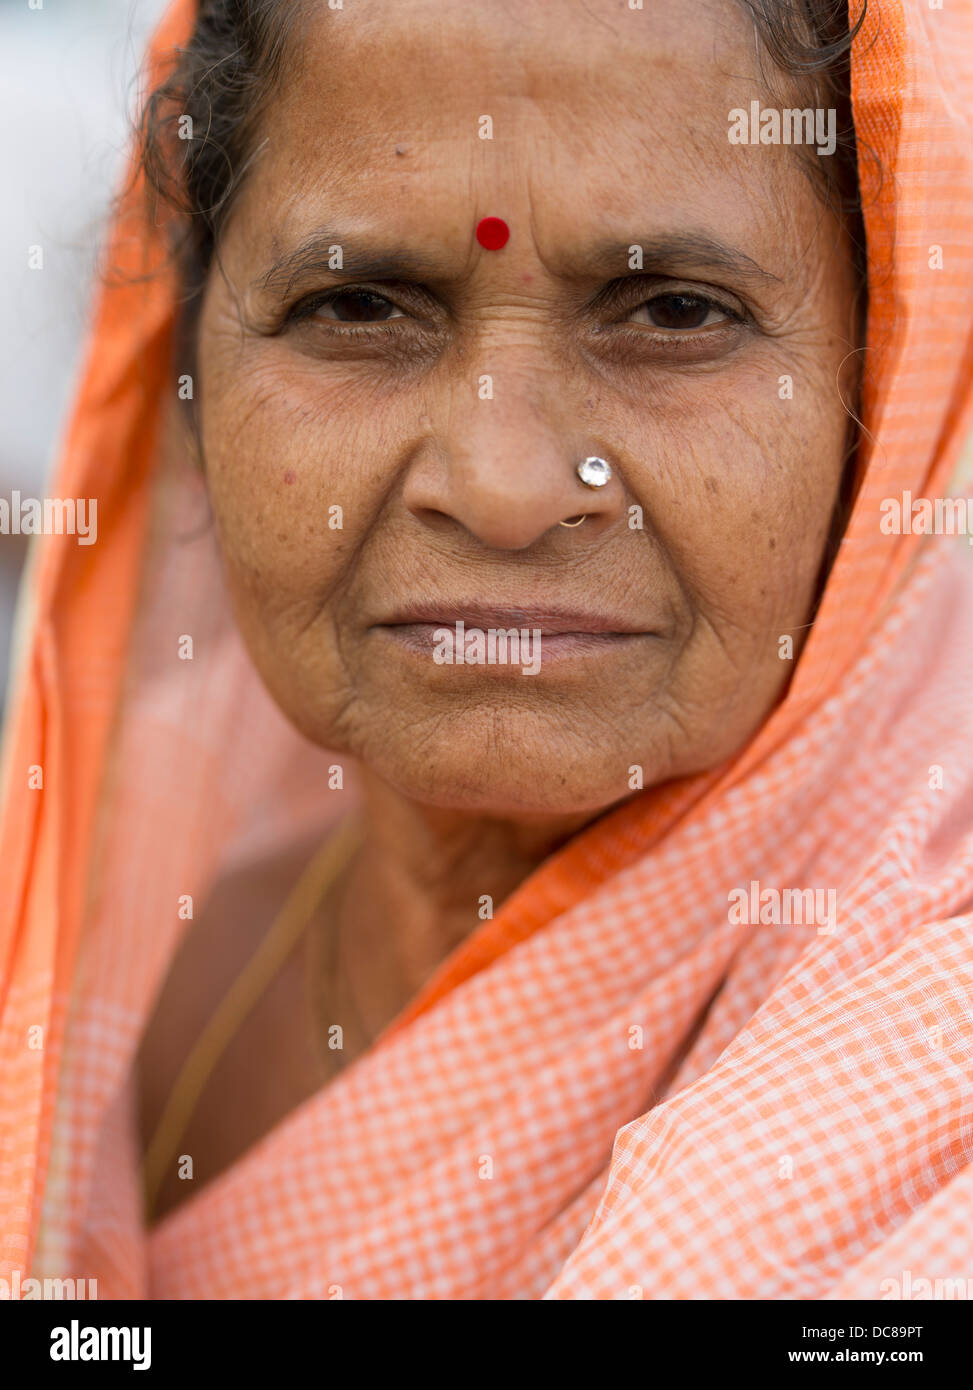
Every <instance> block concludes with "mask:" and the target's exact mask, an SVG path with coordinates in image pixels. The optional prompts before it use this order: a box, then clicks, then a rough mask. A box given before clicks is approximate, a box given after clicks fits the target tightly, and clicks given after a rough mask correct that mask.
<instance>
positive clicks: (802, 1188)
mask: <svg viewBox="0 0 973 1390" xmlns="http://www.w3.org/2000/svg"><path fill="white" fill-rule="evenodd" d="M857 8H858V6H857V5H856V4H853V5H852V9H853V10H857ZM193 9H194V7H193V4H192V3H191V0H176V2H175V3H174V4H173V5H172V8H171V10H170V12H169V14H168V15H167V17H166V19H165V21H164V22H163V24H162V26H161V27H160V29H159V31H158V33H157V35H156V37H155V40H154V43H153V48H152V59H151V63H150V68H149V74H150V78H151V77H152V76H154V75H157V73H158V72H159V71H160V70H161V65H162V64H163V63H164V62H165V60H166V57H167V55H169V54H171V51H172V49H173V46H174V45H175V44H176V43H178V42H180V41H184V39H185V37H186V36H187V34H188V32H189V31H190V28H191V25H192V19H193ZM971 79H973V10H971V7H970V6H969V5H968V4H966V3H961V4H951V5H948V6H946V7H944V8H943V9H942V10H929V9H927V8H926V7H925V6H922V5H917V4H906V3H905V2H904V0H871V4H870V6H869V15H868V19H867V22H866V26H865V29H864V32H863V33H862V35H861V36H860V37H859V38H858V40H857V41H856V43H855V48H854V57H853V67H852V96H853V109H854V116H855V124H856V129H857V131H858V134H859V138H860V141H861V144H862V147H863V148H865V149H867V150H868V151H869V152H870V153H871V154H873V155H875V156H877V157H878V164H879V165H880V166H881V174H880V175H879V173H878V172H877V169H876V165H875V164H874V163H873V162H872V160H871V159H867V160H863V162H862V171H861V172H862V183H863V190H862V191H863V201H864V206H865V222H866V231H867V238H868V277H869V325H868V347H867V354H866V356H867V378H866V392H865V402H864V421H865V426H866V440H867V443H866V447H865V452H864V472H863V478H862V484H861V487H860V490H859V493H858V496H857V499H856V502H855V507H854V511H853V515H852V517H851V521H850V523H849V526H848V529H847V532H846V535H845V538H844V541H843V543H842V545H841V549H840V553H839V556H838V559H837V561H836V563H835V565H834V568H833V570H832V573H831V576H830V578H829V581H828V585H827V589H826V592H825V596H824V600H823V603H822V606H821V609H820V613H819V616H818V618H817V621H816V623H815V625H814V629H813V631H812V632H811V635H810V637H809V640H808V642H807V645H806V647H805V649H804V651H803V653H802V655H801V658H800V661H799V663H798V666H797V670H796V671H795V673H794V678H793V681H792V683H791V687H790V689H789V692H788V694H787V696H786V698H785V699H784V700H783V701H782V703H781V704H780V705H779V706H778V708H777V709H776V710H775V711H774V713H773V714H772V716H771V717H770V718H769V719H768V720H767V722H766V724H765V725H764V727H763V728H762V729H761V730H760V732H759V734H758V735H757V736H756V737H755V738H754V739H753V740H752V741H751V743H750V745H749V746H748V747H747V748H746V749H745V750H744V751H743V752H742V753H741V755H740V756H739V757H738V758H737V759H736V760H735V761H734V762H733V764H732V766H731V767H730V768H729V769H728V770H726V771H725V772H724V773H723V774H721V775H720V776H719V777H718V778H716V779H714V778H713V777H712V776H710V777H704V778H694V779H689V780H688V781H685V782H681V783H678V784H674V785H671V786H668V787H666V788H663V789H658V790H649V791H647V792H646V793H645V794H644V795H642V796H641V797H638V798H636V799H635V800H633V801H631V802H629V803H627V804H626V805H625V806H623V807H622V808H620V809H619V810H617V811H616V812H615V813H613V814H612V815H610V816H608V817H606V818H605V819H603V820H602V821H600V822H599V823H598V824H596V825H595V826H593V827H591V828H589V829H588V830H587V831H585V832H584V833H582V834H581V835H579V836H578V837H577V838H576V839H575V840H574V841H573V842H572V843H571V844H570V845H568V846H567V847H566V848H565V849H564V850H562V851H561V852H559V853H558V854H557V855H555V856H554V857H553V858H551V859H550V860H549V861H548V862H546V863H545V864H544V865H543V866H542V867H541V868H540V869H539V870H538V871H537V872H536V873H535V874H534V875H532V876H531V878H530V879H529V880H528V881H527V882H526V883H525V884H523V886H522V887H521V888H520V889H519V890H518V892H516V893H515V894H514V896H513V897H512V898H511V899H510V900H509V901H508V902H507V903H505V904H504V906H503V908H502V910H501V911H500V912H499V913H498V915H497V917H496V918H495V919H494V920H493V921H488V922H484V923H482V924H481V925H480V926H479V927H478V929H477V931H476V932H475V933H474V934H473V935H472V936H471V937H470V938H469V939H468V940H467V941H466V942H465V943H464V944H463V945H462V946H461V947H460V948H459V949H458V950H457V951H455V952H454V954H453V955H452V956H450V958H449V959H448V960H447V961H446V962H445V963H444V964H443V966H442V968H441V969H440V970H439V971H438V973H437V975H436V976H435V978H434V979H433V980H432V981H431V982H430V984H429V986H428V987H427V988H426V989H425V990H424V991H423V992H422V994H421V996H420V997H419V998H418V999H417V1000H415V1001H414V1002H413V1004H412V1005H411V1006H410V1007H409V1008H408V1009H407V1010H406V1011H405V1013H404V1014H403V1015H402V1016H401V1017H400V1018H399V1019H398V1020H397V1021H396V1023H395V1024H394V1025H393V1027H392V1028H391V1029H389V1030H388V1032H387V1034H386V1035H385V1036H384V1038H383V1039H382V1040H380V1042H379V1044H378V1045H377V1046H376V1047H375V1048H374V1049H372V1050H371V1051H370V1052H369V1053H368V1054H366V1055H365V1056H364V1057H362V1058H361V1059H360V1060H359V1062H358V1063H356V1064H355V1065H354V1066H352V1067H351V1068H349V1069H348V1070H347V1071H346V1072H345V1073H343V1074H342V1075H341V1076H340V1077H339V1078H338V1080H337V1081H336V1082H334V1083H332V1084H331V1085H329V1086H328V1087H327V1088H325V1089H324V1090H323V1091H321V1092H320V1093H319V1094H318V1095H317V1096H315V1097H313V1098H312V1099H311V1100H310V1101H308V1102H307V1103H306V1104H305V1105H304V1106H302V1107H301V1108H300V1109H299V1110H298V1111H297V1112H295V1113H294V1114H293V1115H291V1116H289V1117H288V1118H287V1119H286V1120H285V1121H284V1122H283V1123H281V1124H280V1125H278V1126H277V1127H276V1129H275V1130H274V1131H273V1132H272V1133H271V1134H270V1135H268V1136H267V1137H266V1138H265V1139H264V1140H263V1141H261V1143H260V1144H258V1145H257V1146H256V1147H255V1148H253V1149H252V1150H251V1151H250V1152H249V1153H248V1154H246V1155H245V1156H244V1157H243V1158H242V1159H241V1160H240V1161H239V1162H238V1163H236V1164H235V1165H234V1166H233V1167H232V1168H231V1169H230V1170H229V1171H227V1172H226V1173H225V1174H224V1175H223V1176H222V1177H220V1178H218V1179H217V1180H216V1181H215V1182H213V1183H211V1184H209V1185H208V1186H207V1187H205V1188H203V1189H202V1190H201V1191H200V1192H199V1193H198V1194H197V1195H196V1196H195V1197H193V1198H192V1199H191V1200H190V1201H188V1202H187V1203H185V1204H184V1205H183V1206H182V1207H180V1208H178V1209H177V1210H176V1211H174V1212H173V1213H172V1214H171V1215H170V1216H168V1217H167V1218H165V1219H164V1220H163V1221H162V1222H161V1223H160V1225H159V1226H158V1227H157V1228H156V1229H155V1230H154V1231H152V1232H151V1233H146V1231H145V1230H144V1226H143V1221H142V1215H141V1199H140V1192H139V1185H138V1176H137V1168H138V1152H137V1147H136V1140H135V1122H134V1096H133V1090H132V1062H133V1057H134V1054H135V1050H136V1048H137V1046H138V1042H139V1038H140V1035H141V1032H142V1030H143V1029H144V1026H145V1023H146V1021H147V1017H148V1014H149V1011H150V1009H151V1006H152V1003H153V999H154V996H155V993H156V991H157V989H158V987H159V985H160V982H161V980H162V979H163V978H164V976H165V973H166V970H167V968H168V965H169V963H170V962H171V960H172V957H173V953H174V951H175V949H176V946H177V945H178V943H179V940H180V936H181V933H182V932H183V931H184V930H185V928H186V922H185V920H183V918H184V914H181V913H180V910H179V905H180V904H181V903H185V902H186V901H187V900H188V899H189V898H192V899H195V900H197V901H198V900H200V899H201V898H202V897H203V896H205V893H206V891H207V888H208V886H209V885H210V884H211V883H212V882H213V881H214V877H215V876H216V875H217V873H219V872H220V871H222V870H224V869H225V868H226V867H227V866H228V865H230V864H231V863H232V862H234V861H237V860H242V859H245V858H246V857H247V856H248V855H251V854H253V853H254V852H255V849H256V848H258V847H260V846H265V845H267V844H268V843H272V842H280V841H284V840H286V839H287V838H288V837H289V836H292V835H293V834H294V833H295V831H296V830H297V829H298V828H301V829H308V828H311V827H316V828H323V827H324V826H325V825H326V824H327V823H328V822H329V820H331V819H333V818H334V817H335V816H336V815H338V814H340V812H341V810H342V809H343V806H344V805H345V804H346V802H345V801H343V798H345V797H348V796H349V795H351V793H350V792H349V791H347V790H346V791H345V792H339V791H333V792H322V791H321V788H322V787H326V786H327V781H328V779H327V775H326V772H327V767H328V765H329V761H330V760H329V756H328V755H327V754H326V753H324V752H317V751H315V750H311V751H310V752H309V750H308V748H307V745H306V744H304V743H303V742H302V741H301V739H300V738H299V736H298V735H297V734H296V733H295V732H294V731H293V730H291V729H290V727H289V726H288V725H287V724H286V723H285V721H284V719H283V717H282V716H281V715H280V713H279V712H278V711H277V710H276V709H275V707H274V706H273V705H272V703H271V701H270V699H269V697H268V696H267V695H266V694H265V693H264V692H263V690H262V688H261V686H260V684H259V682H258V680H257V677H256V675H255V674H254V672H253V670H252V667H251V665H250V663H249V661H248V659H247V657H246V655H245V653H244V651H243V648H242V645H241V642H240V639H239V637H238V635H237V634H236V631H235V629H234V627H233V623H232V620H231V618H230V615H229V606H228V604H227V602H226V598H225V594H224V592H223V589H222V585H221V579H220V571H219V564H218V558H217V556H216V555H215V547H214V543H213V539H212V536H211V534H210V533H208V532H206V531H205V528H203V529H201V528H200V526H199V524H198V523H199V521H200V519H201V518H202V517H203V515H204V513H205V498H204V495H203V488H202V483H201V482H200V480H199V479H198V478H197V477H196V476H195V475H194V474H193V473H192V471H191V469H190V468H189V467H188V465H187V464H186V461H185V460H184V459H183V458H181V457H180V456H179V451H178V449H175V448H171V447H169V443H168V442H167V441H168V434H167V431H166V427H165V421H166V416H165V413H164V411H163V410H162V408H161V406H162V403H163V402H165V401H167V400H168V399H170V398H171V396H172V394H173V390H174V382H173V381H171V380H170V372H171V368H170V352H169V344H170V337H171V328H172V322H173V307H174V299H175V291H174V285H173V282H172V279H171V275H170V273H169V272H168V271H166V270H164V269H162V268H161V267H162V260H163V258H162V253H161V247H160V245H159V232H158V229H157V228H154V227H150V226H149V225H147V223H146V221H145V215H144V211H143V210H142V203H141V201H140V189H139V187H138V185H136V186H135V187H134V188H133V190H132V192H131V194H130V196H129V197H128V198H127V200H126V203H125V205H124V208H123V209H122V211H121V212H120V214H119V216H118V217H117V218H116V222H115V226H114V229H113V236H112V243H111V246H110V248H109V258H110V261H111V264H112V265H113V266H114V267H116V268H117V269H118V270H119V271H121V275H120V276H118V277H116V279H115V281H114V282H113V283H112V284H111V286H109V287H106V288H104V289H103V290H102V292H101V295H100V299H99V304H98V310H97V316H96V320H95V323H94V327H93V332H92V340H91V344H90V347H89V353H88V359H87V367H86V371H85V374H84V378H83V381H82V384H81V388H80V393H79V398H78V402H77V405H76V408H75V411H74V415H73V418H72V421H71V424H70V429H69V431H68V435H67V439H66V443H65V447H64V451H63V456H62V459H61V464H60V468H59V471H58V473H57V476H56V481H55V487H54V490H55V492H56V494H57V495H58V496H62V497H95V498H97V499H98V518H99V537H98V544H97V545H95V546H91V547H79V546H77V545H75V544H73V542H72V541H71V539H70V538H66V537H57V536H52V537H44V538H39V539H38V540H37V542H36V544H35V551H34V554H33V557H32V564H31V571H30V575H29V579H28V582H27V583H26V585H25V591H24V599H23V604H22V611H21V614H20V624H19V633H20V636H19V641H18V658H19V661H18V674H17V679H16V684H15V688H14V694H13V698H12V702H11V713H10V718H9V727H8V730H7V739H6V746H5V762H4V797H3V813H2V820H0V864H2V866H3V869H2V882H0V903H2V912H0V1127H2V1128H0V1132H2V1137H3V1148H2V1153H0V1275H3V1276H4V1277H6V1278H7V1279H10V1278H11V1277H12V1276H13V1275H14V1274H15V1272H19V1277H21V1278H22V1277H25V1276H26V1275H27V1274H28V1273H30V1274H33V1275H35V1276H41V1275H48V1276H52V1277H61V1278H69V1277H74V1278H82V1277H94V1278H97V1279H98V1292H99V1295H100V1296H101V1297H110V1296H120V1297H122V1296H123V1297H151V1296H156V1297H199V1298H206V1297H271V1298H273V1297H294V1296H296V1297H312V1298H313V1297H323V1298H328V1297H335V1296H344V1297H366V1298H368V1297H412V1298H420V1297H446V1298H470V1297H473V1298H477V1297H488V1298H505V1297H541V1296H544V1295H545V1294H546V1295H547V1296H549V1297H560V1298H589V1297H598V1298H601V1297H604V1298H625V1297H638V1296H644V1297H647V1298H648V1297H673V1296H675V1297H693V1298H699V1297H707V1296H710V1297H714V1296H715V1297H724V1296H729V1297H771V1298H773V1297H787V1298H795V1297H796V1298H818V1297H834V1296H861V1297H866V1298H869V1297H872V1298H878V1297H882V1296H895V1295H894V1293H893V1292H892V1290H893V1286H895V1287H898V1288H899V1289H900V1291H901V1289H902V1287H903V1285H902V1280H903V1278H904V1275H905V1272H907V1271H908V1272H909V1278H910V1279H912V1280H913V1281H914V1279H915V1278H916V1277H923V1278H929V1279H934V1278H936V1277H942V1278H951V1277H956V1276H957V1275H961V1274H962V1273H963V1269H962V1268H961V1267H959V1268H958V1267H957V1266H958V1263H959V1260H960V1259H961V1258H968V1252H969V1250H970V1249H971V1248H973V1161H971V1160H973V1128H971V1124H970V1109H971V1096H973V1084H971V1083H973V1034H971V1031H970V1028H969V1019H970V1017H971V1015H973V643H971V641H970V635H969V634H970V632H971V631H973V627H971V623H973V552H971V550H970V548H969V546H968V545H966V543H965V540H963V539H959V540H956V539H953V540H950V539H947V538H944V537H939V536H933V537H923V536H921V535H916V534H911V535H909V534H907V535H902V536H889V535H886V534H884V533H883V531H882V529H881V528H880V525H879V521H880V515H881V502H882V499H883V498H887V497H901V496H902V494H903V493H904V492H906V491H909V492H911V493H912V495H913V496H914V497H920V496H925V497H929V498H935V497H939V496H943V495H944V494H945V492H946V489H947V487H948V485H949V480H950V479H951V478H952V477H954V475H955V470H956V467H957V464H958V460H959V450H960V446H961V443H962V441H963V439H964V438H965V436H966V434H967V433H968V431H969V428H970V424H971V401H973V392H971V389H970V388H971V368H973V338H971V324H973V251H971V244H970V236H969V232H970V220H971V216H973V213H971V209H973V131H971V129H970V112H971V96H970V93H971V92H973V80H971ZM936 248H939V252H938V253H937V251H936ZM146 269H154V270H156V271H157V272H158V273H156V274H155V275H154V276H153V277H151V278H149V279H144V278H141V277H142V276H143V272H144V271H145V270H146ZM187 635H189V636H191V637H192V638H193V653H194V656H193V659H192V660H191V661H183V660H180V659H179V644H180V640H181V639H182V638H184V637H185V636H187ZM751 882H753V883H755V884H758V885H760V886H761V887H766V886H774V887H776V888H778V889H781V890H784V889H805V888H812V889H814V888H817V889H818V890H819V891H821V890H833V891H834V893H835V900H836V904H837V909H836V915H835V920H834V930H833V932H828V931H821V930H819V929H818V928H816V927H814V926H810V927H808V926H804V927H800V926H790V927H788V926H781V925H774V924H773V923H765V924H762V923H760V922H759V921H755V922H746V921H740V920H739V918H738V917H737V918H736V919H735V918H734V916H733V914H732V913H730V912H728V895H729V894H730V893H731V892H732V891H733V890H735V889H743V890H746V893H747V894H749V890H750V884H751ZM710 1000H712V1003H711V1004H710V1007H709V1008H708V1010H707V1012H706V1014H705V1022H704V1024H703V1026H702V1029H701V1031H699V1033H698V1036H696V1038H695V1040H694V1041H692V1044H691V1046H690V1047H689V1049H688V1052H686V1055H685V1056H684V1057H683V1059H682V1060H681V1061H680V1062H678V1065H675V1066H674V1065H673V1063H674V1061H675V1060H676V1059H677V1058H678V1056H679V1054H680V1053H681V1052H682V1051H684V1050H685V1049H684V1047H683V1044H684V1042H685V1041H686V1040H687V1037H688V1035H689V1033H690V1030H691V1029H692V1028H693V1025H694V1023H695V1022H696V1020H697V1019H698V1017H699V1016H700V1011H701V1009H702V1008H703V1007H704V1005H706V1003H707V1001H710ZM889 1281H892V1282H891V1283H889ZM896 1281H898V1283H897V1284H896ZM899 1296H908V1294H904V1295H903V1294H901V1292H900V1295H899Z"/></svg>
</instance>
